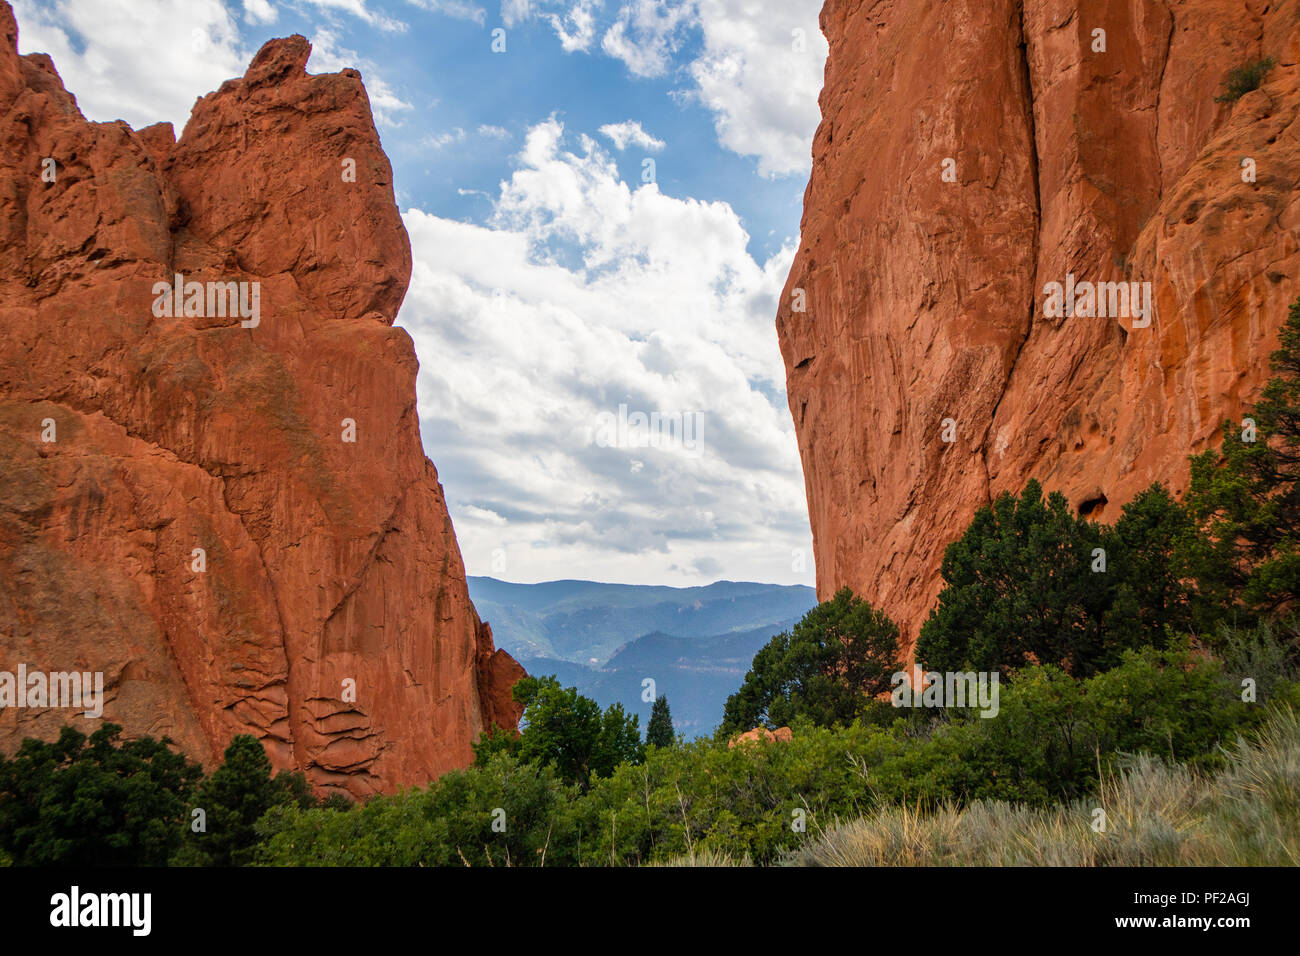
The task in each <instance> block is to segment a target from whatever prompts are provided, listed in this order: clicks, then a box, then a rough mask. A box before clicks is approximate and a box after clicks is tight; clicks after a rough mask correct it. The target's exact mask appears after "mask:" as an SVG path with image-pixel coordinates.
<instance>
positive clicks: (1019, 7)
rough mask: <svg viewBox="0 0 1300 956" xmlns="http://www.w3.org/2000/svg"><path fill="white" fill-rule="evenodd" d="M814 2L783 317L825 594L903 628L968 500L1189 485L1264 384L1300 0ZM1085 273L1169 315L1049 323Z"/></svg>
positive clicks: (1292, 128)
mask: <svg viewBox="0 0 1300 956" xmlns="http://www.w3.org/2000/svg"><path fill="white" fill-rule="evenodd" d="M821 23H822V29H823V31H824V32H825V33H826V35H827V37H828V39H829V41H830V58H829V60H828V62H827V65H826V83H825V88H824V89H823V91H822V94H821V107H822V123H821V126H820V128H819V129H818V131H817V135H816V138H815V140H814V144H813V172H812V177H811V181H810V182H809V185H808V190H807V193H806V195H805V203H804V217H803V235H802V242H801V244H800V248H799V250H798V253H797V255H796V258H795V261H794V264H793V267H792V269H791V272H790V277H789V279H788V281H787V283H786V288H785V292H784V294H783V298H782V304H781V308H780V313H779V315H778V318H777V329H778V332H779V335H780V341H781V349H782V354H783V355H784V358H785V362H786V369H787V372H788V385H789V400H790V409H791V412H792V413H793V415H794V420H795V425H796V429H797V432H798V436H799V446H800V451H801V454H802V456H803V464H804V471H805V475H806V482H807V489H808V498H809V508H810V512H811V518H812V530H813V538H814V544H815V549H814V550H815V554H816V560H817V583H818V593H819V596H820V597H821V598H822V599H823V600H825V599H827V598H829V597H830V596H831V595H832V594H833V593H834V592H835V590H836V589H838V588H840V587H842V586H845V585H848V586H850V587H852V588H853V589H854V590H855V591H857V592H858V593H860V594H862V595H863V596H864V597H867V598H868V599H870V600H871V601H873V602H874V603H876V604H877V605H879V606H882V607H883V608H884V609H886V610H887V611H888V612H889V613H890V614H891V615H893V616H894V617H895V618H896V619H897V620H898V622H899V624H900V626H901V627H902V628H903V630H904V634H905V635H906V637H907V638H908V639H909V640H911V639H915V637H916V634H917V631H918V629H919V626H920V624H921V623H922V622H923V621H924V619H925V617H926V615H927V614H928V613H929V610H930V608H931V607H932V606H933V604H934V600H935V598H936V596H937V594H938V591H939V587H940V584H941V581H940V579H939V575H938V567H939V564H940V562H941V560H942V557H943V551H944V548H945V547H946V546H947V544H948V543H949V542H951V541H952V540H954V539H955V538H956V537H957V536H959V535H960V534H961V532H962V531H963V530H964V529H965V527H966V525H967V523H968V522H969V520H970V518H971V516H972V514H973V513H974V511H975V509H976V508H978V507H979V506H981V505H983V504H985V503H986V502H988V501H989V500H990V499H991V497H993V496H996V495H998V494H1000V493H1001V492H1003V491H1013V492H1014V491H1019V490H1020V489H1021V488H1022V487H1023V485H1024V483H1025V481H1026V480H1028V479H1029V478H1030V477H1036V478H1038V479H1039V480H1041V481H1042V482H1043V484H1044V486H1045V487H1046V488H1047V489H1049V490H1053V489H1059V490H1061V491H1062V492H1063V493H1065V494H1066V496H1067V497H1068V498H1069V500H1070V501H1071V503H1072V504H1074V505H1076V506H1078V507H1079V508H1080V509H1081V510H1083V511H1085V512H1086V513H1088V514H1089V515H1090V516H1092V517H1100V516H1102V515H1105V516H1106V517H1107V518H1108V519H1109V518H1112V517H1113V516H1114V514H1115V513H1116V512H1117V510H1118V508H1119V507H1120V506H1121V505H1122V504H1123V503H1124V502H1125V501H1127V500H1128V499H1129V498H1131V497H1132V496H1133V495H1134V494H1135V493H1136V492H1138V491H1140V490H1141V489H1143V488H1145V487H1146V486H1147V485H1149V484H1150V483H1151V482H1152V481H1155V480H1157V479H1160V480H1163V481H1164V482H1166V484H1169V485H1170V486H1172V488H1173V489H1174V490H1175V491H1176V492H1178V493H1181V492H1182V491H1183V490H1184V489H1185V487H1186V483H1187V475H1188V466H1187V455H1188V454H1189V453H1192V452H1196V451H1200V450H1203V449H1204V448H1206V447H1208V446H1209V445H1210V444H1211V443H1213V442H1214V441H1216V440H1217V426H1218V425H1219V423H1220V421H1221V420H1222V419H1223V418H1225V417H1229V418H1233V417H1240V414H1241V409H1242V405H1243V402H1247V401H1249V400H1251V399H1252V398H1253V397H1254V396H1255V394H1256V393H1257V390H1258V388H1259V387H1260V385H1261V384H1262V382H1263V381H1264V380H1265V379H1266V378H1267V375H1268V361H1267V358H1268V354H1269V352H1270V351H1271V350H1272V349H1273V348H1274V347H1275V345H1276V332H1277V329H1278V327H1279V326H1280V325H1281V324H1282V322H1283V321H1284V319H1285V316H1286V309H1287V306H1288V304H1289V303H1290V302H1291V301H1292V300H1293V299H1294V298H1295V297H1296V295H1297V292H1300V289H1297V284H1296V279H1297V275H1298V271H1300V258H1298V255H1297V250H1300V236H1298V234H1297V224H1298V223H1300V195H1298V194H1297V193H1296V192H1295V184H1296V182H1297V180H1298V179H1300V142H1298V141H1297V132H1298V131H1300V126H1297V125H1296V116H1297V111H1300V67H1298V66H1297V58H1298V56H1300V3H1298V2H1297V0H1285V2H1280V3H1279V2H1268V0H1244V2H1243V0H1232V2H1229V0H1097V2H1074V0H1023V2H1021V0H878V2H865V0H828V2H827V3H826V5H825V8H824V9H823V11H822V19H821ZM1097 30H1103V31H1105V33H1104V50H1103V49H1101V46H1100V44H1099V42H1098V41H1099V39H1100V35H1099V34H1097V33H1095V31H1097ZM1269 56H1271V57H1273V58H1274V59H1275V60H1276V61H1277V65H1276V66H1275V67H1274V68H1273V69H1272V71H1271V72H1269V73H1268V75H1267V77H1266V81H1265V83H1264V84H1263V86H1262V87H1261V88H1260V89H1259V90H1257V91H1255V92H1251V93H1248V94H1246V95H1245V96H1243V97H1241V98H1240V99H1239V100H1238V101H1236V102H1235V103H1216V102H1215V97H1216V94H1218V93H1220V92H1221V85H1220V84H1221V82H1222V80H1223V79H1224V76H1225V74H1226V73H1227V72H1228V71H1229V70H1230V69H1231V68H1234V67H1237V66H1241V65H1244V64H1246V63H1249V62H1251V61H1256V60H1259V59H1262V58H1264V57H1269ZM1247 158H1249V159H1251V160H1253V161H1254V163H1255V166H1256V176H1255V181H1253V182H1250V181H1244V179H1245V178H1248V177H1244V176H1243V174H1244V173H1245V172H1246V170H1245V169H1243V166H1242V163H1243V161H1244V160H1245V159H1247ZM948 159H951V160H952V161H953V162H952V163H948V164H945V160H948ZM945 169H948V170H951V172H952V175H951V176H949V177H947V178H948V179H952V180H953V181H946V180H945V176H944V171H945ZM1067 273H1073V274H1074V276H1075V277H1076V279H1077V280H1079V281H1083V280H1087V281H1092V282H1098V281H1120V280H1127V281H1133V282H1143V281H1145V282H1150V283H1151V289H1152V293H1153V299H1154V305H1155V308H1154V312H1155V314H1154V317H1153V319H1152V321H1151V324H1150V326H1149V327H1147V328H1141V327H1135V325H1134V322H1133V320H1132V319H1130V318H1088V317H1085V316H1083V315H1078V314H1076V315H1074V316H1073V317H1069V318H1048V317H1046V316H1045V310H1044V299H1045V296H1044V292H1043V290H1044V286H1045V285H1046V284H1047V283H1049V282H1060V283H1064V282H1065V281H1066V276H1067ZM796 290H802V293H801V294H799V293H797V292H796ZM800 300H802V301H800ZM800 305H803V306H804V307H805V309H806V311H798V310H797V308H798V306H800ZM1139 321H1140V320H1139ZM945 419H952V420H953V423H954V424H953V425H952V426H951V427H952V437H953V438H955V441H953V442H950V443H949V442H945V441H943V438H944V437H945V436H944V434H943V424H944V420H945Z"/></svg>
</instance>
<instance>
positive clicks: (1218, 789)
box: [782, 707, 1300, 866]
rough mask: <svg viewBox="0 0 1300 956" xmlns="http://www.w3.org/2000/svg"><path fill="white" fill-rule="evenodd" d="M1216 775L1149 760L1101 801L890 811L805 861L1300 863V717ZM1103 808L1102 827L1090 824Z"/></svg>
mask: <svg viewBox="0 0 1300 956" xmlns="http://www.w3.org/2000/svg"><path fill="white" fill-rule="evenodd" d="M1225 756H1226V757H1227V760H1228V763H1227V766H1226V768H1225V769H1223V770H1221V771H1220V772H1218V773H1216V774H1214V775H1212V776H1207V775H1204V774H1200V773H1197V772H1195V771H1192V770H1189V769H1187V768H1186V767H1183V766H1179V765H1176V764H1167V763H1163V762H1161V761H1159V760H1156V759H1153V758H1151V757H1149V756H1145V755H1138V756H1135V757H1132V758H1129V760H1128V761H1127V766H1126V767H1125V768H1124V769H1122V770H1120V771H1119V772H1118V773H1114V774H1106V775H1104V776H1103V778H1102V782H1101V785H1100V787H1099V788H1098V793H1097V795H1096V796H1095V797H1093V798H1084V799H1081V800H1075V801H1073V802H1071V803H1069V804H1065V805H1060V806H1056V807H1048V808H1032V807H1026V806H1023V805H1019V804H1011V803H1004V802H1000V801H976V802H974V803H972V804H971V805H970V806H968V807H966V808H964V809H959V808H957V807H955V806H952V805H943V806H940V807H939V808H937V809H935V810H933V811H927V810H924V809H922V808H919V807H897V806H891V807H882V808H881V809H879V810H878V811H876V812H874V813H872V814H870V815H868V816H865V817H862V818H860V819H857V820H853V821H851V822H847V823H843V824H839V825H836V826H833V827H830V828H828V829H826V830H825V831H823V832H822V833H821V834H820V835H818V836H817V837H816V838H815V839H814V840H813V841H812V842H811V843H810V844H809V845H807V846H805V847H802V848H800V849H798V850H795V851H793V852H791V853H789V854H787V855H786V856H785V857H784V858H783V859H782V862H783V863H785V864H787V865H796V866H800V865H802V866H1296V865H1300V717H1297V715H1296V713H1295V711H1294V710H1292V709H1291V708H1289V707H1287V708H1283V709H1279V710H1278V711H1276V712H1275V713H1274V714H1273V715H1272V716H1271V717H1270V719H1269V720H1268V722H1267V724H1266V725H1265V726H1264V727H1263V729H1262V730H1261V731H1260V733H1259V735H1258V738H1257V739H1256V740H1255V741H1254V742H1252V743H1247V742H1246V741H1244V740H1242V739H1241V738H1238V740H1237V742H1236V744H1235V745H1234V746H1232V747H1230V748H1225ZM1097 808H1101V809H1102V810H1104V811H1105V823H1106V826H1105V830H1104V831H1103V832H1095V831H1094V830H1093V829H1092V822H1093V820H1094V818H1095V817H1094V812H1095V810H1096V809H1097Z"/></svg>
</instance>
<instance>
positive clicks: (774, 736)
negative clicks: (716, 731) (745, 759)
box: [727, 727, 794, 750]
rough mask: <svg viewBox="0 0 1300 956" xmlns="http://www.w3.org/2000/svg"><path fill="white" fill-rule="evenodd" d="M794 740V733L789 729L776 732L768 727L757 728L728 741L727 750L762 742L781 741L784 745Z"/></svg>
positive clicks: (782, 728)
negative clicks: (740, 745) (739, 745)
mask: <svg viewBox="0 0 1300 956" xmlns="http://www.w3.org/2000/svg"><path fill="white" fill-rule="evenodd" d="M793 739H794V731H792V730H791V729H790V728H789V727H778V728H776V730H768V729H767V728H766V727H755V728H754V729H753V730H747V731H745V732H744V733H743V734H737V735H736V736H735V737H732V738H731V739H730V740H728V741H727V749H728V750H730V749H732V748H733V747H735V746H737V745H738V744H746V745H748V744H756V743H758V742H759V741H760V740H763V741H767V742H768V743H772V742H774V741H778V740H779V741H781V742H782V743H784V742H785V741H788V740H793Z"/></svg>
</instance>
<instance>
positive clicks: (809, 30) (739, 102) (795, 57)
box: [690, 0, 827, 176]
mask: <svg viewBox="0 0 1300 956" xmlns="http://www.w3.org/2000/svg"><path fill="white" fill-rule="evenodd" d="M699 3H700V25H701V29H702V31H703V35H704V51H703V53H702V54H701V55H700V56H699V57H698V58H697V59H696V60H695V61H694V62H693V63H691V66H690V72H691V75H692V76H693V77H694V78H695V82H696V91H695V94H694V95H695V96H696V97H697V98H698V99H699V101H700V102H701V103H703V104H704V106H706V107H707V108H708V109H709V110H710V111H711V112H712V113H713V116H714V126H715V128H716V129H717V133H718V140H719V142H721V143H722V145H723V146H725V147H726V148H727V149H730V150H732V151H733V152H736V153H739V154H741V155H742V156H755V157H757V158H758V171H759V173H760V174H761V175H764V176H777V175H787V174H792V173H806V172H807V171H808V170H809V169H810V168H811V165H812V157H811V151H812V136H813V133H814V132H815V131H816V129H817V123H818V121H819V120H820V118H821V111H820V110H819V109H818V106H817V96H818V94H819V93H820V92H821V88H822V74H823V69H824V67H825V63H826V54H827V44H826V38H825V37H824V36H822V33H821V30H820V29H819V27H818V25H817V16H818V13H819V11H820V10H821V0H775V2H769V3H766V4H762V5H761V6H763V7H764V11H763V13H762V14H760V15H757V16H756V15H755V7H756V6H757V5H756V4H755V2H754V0H699Z"/></svg>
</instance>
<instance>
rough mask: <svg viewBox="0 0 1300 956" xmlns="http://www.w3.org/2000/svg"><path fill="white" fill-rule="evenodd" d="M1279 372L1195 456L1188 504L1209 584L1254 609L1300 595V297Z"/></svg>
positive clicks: (1285, 333)
mask: <svg viewBox="0 0 1300 956" xmlns="http://www.w3.org/2000/svg"><path fill="white" fill-rule="evenodd" d="M1271 366H1272V369H1273V371H1274V372H1275V373H1276V374H1275V376H1274V377H1273V378H1272V379H1270V380H1269V382H1268V384H1267V385H1266V386H1265V387H1264V390H1263V393H1262V394H1261V396H1260V399H1259V401H1258V402H1257V403H1256V404H1255V406H1254V408H1253V409H1250V410H1248V413H1247V414H1246V415H1245V416H1244V417H1243V420H1242V421H1241V422H1240V423H1236V422H1231V421H1225V422H1224V423H1223V445H1222V448H1221V449H1220V451H1219V452H1217V453H1216V452H1214V451H1207V452H1205V453H1204V454H1201V455H1198V456H1196V457H1194V458H1193V459H1192V480H1191V487H1190V489H1189V491H1188V494H1187V506H1188V508H1189V509H1190V511H1191V513H1192V515H1193V516H1194V518H1196V520H1198V521H1199V522H1200V523H1201V526H1202V528H1203V529H1204V530H1205V532H1206V535H1207V538H1206V539H1205V540H1204V541H1203V542H1201V543H1200V544H1199V547H1195V548H1192V549H1189V554H1190V560H1191V561H1192V563H1193V564H1194V569H1195V571H1196V574H1197V578H1198V581H1199V582H1200V584H1201V588H1202V590H1203V591H1204V592H1206V593H1207V595H1212V596H1214V597H1216V598H1217V599H1218V600H1219V601H1221V602H1222V603H1223V604H1225V605H1232V604H1236V603H1239V602H1244V604H1245V608H1246V610H1247V611H1248V612H1252V613H1264V614H1270V613H1276V612H1278V611H1282V610H1285V609H1288V608H1292V607H1294V605H1295V603H1296V599H1297V597H1300V483H1298V482H1297V479H1300V299H1297V300H1296V301H1295V302H1293V303H1292V304H1291V308H1290V310H1289V313H1288V315H1287V320H1286V323H1285V325H1283V327H1282V330H1281V333H1280V347H1279V348H1278V349H1277V351H1275V352H1274V353H1273V354H1272V357H1271Z"/></svg>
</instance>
